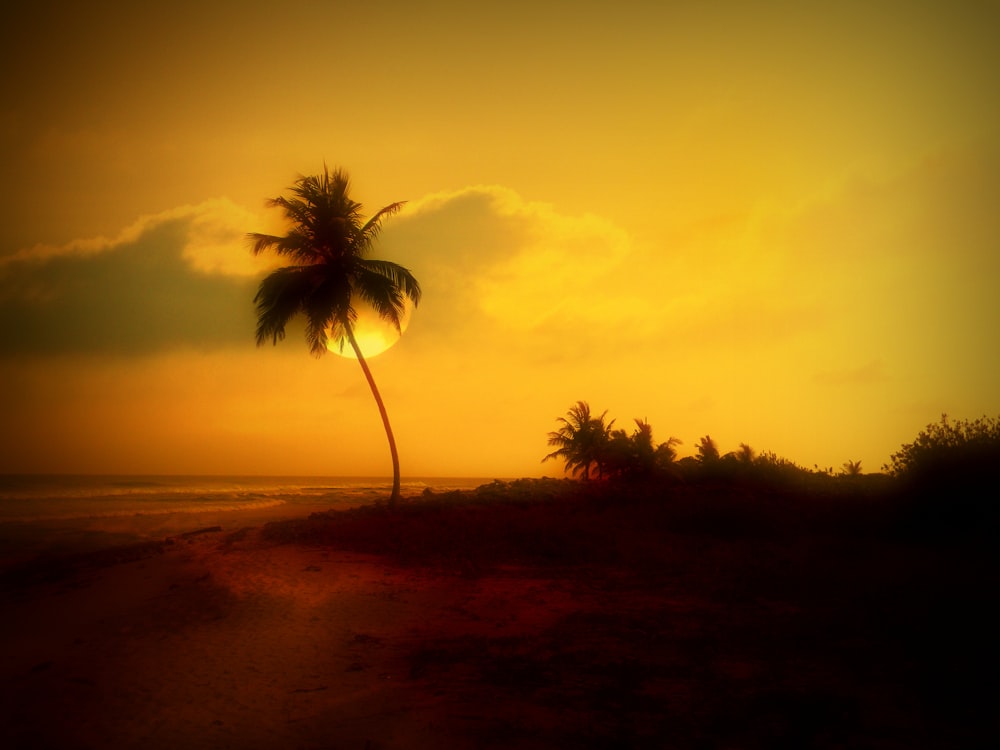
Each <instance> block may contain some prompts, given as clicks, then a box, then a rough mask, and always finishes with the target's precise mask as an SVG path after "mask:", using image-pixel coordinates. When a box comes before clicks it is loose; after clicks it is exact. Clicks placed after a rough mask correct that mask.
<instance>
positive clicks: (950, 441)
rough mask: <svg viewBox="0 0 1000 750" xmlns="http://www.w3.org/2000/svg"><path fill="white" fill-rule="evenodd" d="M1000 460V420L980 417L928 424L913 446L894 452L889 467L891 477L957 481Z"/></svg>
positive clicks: (944, 420)
mask: <svg viewBox="0 0 1000 750" xmlns="http://www.w3.org/2000/svg"><path fill="white" fill-rule="evenodd" d="M997 460H1000V419H990V418H989V417H985V416H984V417H980V418H979V419H977V420H975V421H973V422H970V421H969V420H967V419H963V420H959V421H957V422H949V421H948V415H947V414H942V415H941V421H940V422H937V423H932V424H929V425H927V427H926V428H924V429H923V430H922V431H921V432H920V433H919V434H918V435H917V437H916V439H915V440H914V441H913V442H912V443H906V444H904V445H903V447H902V448H900V449H899V450H898V451H897V452H896V453H893V454H892V456H891V458H890V460H889V463H888V464H887V465H886V466H885V468H886V470H888V471H889V473H890V474H892V475H893V476H897V477H903V478H919V479H929V478H930V477H931V476H932V475H940V474H943V473H947V474H949V475H951V477H952V478H955V477H956V476H957V475H958V474H960V473H965V472H969V471H972V472H974V473H976V474H979V473H980V472H982V471H983V470H985V469H987V468H992V467H990V464H991V463H992V464H993V465H994V466H995V465H996V462H997Z"/></svg>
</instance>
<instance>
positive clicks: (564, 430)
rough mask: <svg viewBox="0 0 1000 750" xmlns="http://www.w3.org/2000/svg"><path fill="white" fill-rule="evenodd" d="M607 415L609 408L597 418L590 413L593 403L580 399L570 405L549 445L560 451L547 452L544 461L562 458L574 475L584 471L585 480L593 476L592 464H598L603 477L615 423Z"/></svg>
mask: <svg viewBox="0 0 1000 750" xmlns="http://www.w3.org/2000/svg"><path fill="white" fill-rule="evenodd" d="M605 414H607V411H604V412H602V413H601V414H600V416H597V417H594V416H592V415H591V413H590V404H588V403H587V402H586V401H577V402H576V404H574V405H573V406H571V407H570V408H569V411H567V413H566V416H565V417H559V418H558V419H557V420H556V421H558V422H559V423H560V424H561V426H560V428H559V429H558V430H556V431H554V432H550V433H549V445H551V446H553V447H555V448H556V450H554V451H552V452H551V453H549V454H548V455H546V456H545V458H543V459H542V461H543V462H545V461H548V460H549V459H552V458H561V459H563V460H564V461H565V462H566V468H567V469H569V470H570V472H571V473H572V474H576V473H577V472H578V471H579V472H582V474H583V478H584V479H590V467H591V466H593V465H595V464H596V467H597V474H598V476H599V477H600V476H602V475H603V473H604V466H603V463H604V461H605V457H606V454H607V445H608V441H609V440H610V438H611V427H612V426H613V425H614V423H615V421H614V420H613V419H612V420H611V421H610V422H605V421H604V415H605Z"/></svg>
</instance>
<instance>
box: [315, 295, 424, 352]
mask: <svg viewBox="0 0 1000 750" xmlns="http://www.w3.org/2000/svg"><path fill="white" fill-rule="evenodd" d="M357 309H358V321H357V323H356V324H355V326H354V338H355V340H356V341H357V342H358V348H359V349H361V353H362V354H363V355H364V357H365V359H370V358H371V357H377V356H378V355H379V354H381V353H382V352H384V351H386V350H387V349H389V348H391V347H392V346H393V345H395V343H396V342H397V341H399V339H400V336H401V335H402V334H403V333H405V332H406V327H407V326H408V325H409V324H410V316H411V314H412V312H413V309H412V306H410V305H409V304H407V308H406V312H405V313H404V314H403V318H402V320H400V326H399V327H400V330H398V331H397V330H396V327H395V326H394V325H393V324H392V323H390V322H388V321H386V320H383V319H382V318H380V317H379V316H378V314H377V313H376V312H375V311H374V310H372V309H371V308H370V307H367V306H365V305H360V306H357ZM326 348H327V349H329V350H330V351H331V352H333V353H334V354H336V355H338V356H341V357H344V358H345V359H357V355H356V354H355V353H354V348H353V347H352V346H351V345H350V343H349V342H348V341H347V339H333V338H331V339H330V340H329V341H327V342H326Z"/></svg>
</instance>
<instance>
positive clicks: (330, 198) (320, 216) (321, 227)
mask: <svg viewBox="0 0 1000 750" xmlns="http://www.w3.org/2000/svg"><path fill="white" fill-rule="evenodd" d="M349 190H350V181H349V179H348V176H347V173H346V172H344V171H343V170H340V169H337V170H334V171H333V172H330V171H329V170H328V169H327V168H326V166H325V165H324V167H323V174H321V175H317V176H312V177H299V178H298V179H297V180H296V181H295V184H294V185H292V187H291V188H290V191H291V196H290V197H287V198H286V197H279V198H272V199H270V200H269V201H268V202H267V205H268V206H271V207H275V208H280V209H281V210H282V211H283V212H284V214H285V218H286V219H288V221H289V222H290V223H291V228H290V229H289V231H288V234H286V235H284V236H280V237H279V236H275V235H270V234H257V233H251V234H249V235H248V239H249V240H250V243H251V251H252V252H253V254H254V255H258V254H259V253H262V252H264V251H265V250H273V251H274V252H276V253H277V254H278V255H279V256H283V257H287V258H289V259H290V260H291V261H292V265H288V266H285V267H283V268H279V269H277V270H276V271H273V272H272V273H271V274H270V275H268V276H267V277H266V278H265V279H264V280H263V281H261V283H260V288H259V289H258V290H257V295H256V296H255V297H254V302H255V303H256V305H257V346H261V345H262V344H264V343H265V342H266V341H267V340H268V339H270V340H271V341H272V343H274V344H277V343H278V342H279V341H280V340H281V339H283V338H285V326H286V325H287V324H288V322H289V321H290V320H291V319H292V318H293V317H295V316H296V315H298V314H299V313H301V314H302V315H304V316H305V319H306V342H307V343H308V344H309V349H310V351H311V352H312V354H313V355H314V356H316V357H320V356H322V355H323V354H325V353H326V351H327V342H328V341H330V340H331V339H332V340H334V341H339V342H340V344H341V346H343V343H344V341H345V340H346V341H347V342H348V343H349V344H350V345H351V348H352V349H353V350H354V353H355V354H356V355H357V358H358V363H359V364H360V365H361V370H362V371H363V372H364V374H365V379H366V380H367V381H368V385H369V387H370V388H371V391H372V395H373V396H374V397H375V403H376V404H377V405H378V410H379V414H381V416H382V424H383V425H384V426H385V434H386V437H387V438H388V440H389V451H390V453H391V454H392V495H391V496H390V498H389V502H390V504H395V503H397V502H398V501H399V455H398V453H397V452H396V441H395V439H394V438H393V435H392V428H391V427H390V426H389V416H388V414H387V413H386V410H385V404H384V403H383V401H382V397H381V396H380V395H379V392H378V388H377V387H376V386H375V379H374V378H373V377H372V373H371V370H370V369H369V367H368V363H367V362H366V361H365V358H364V356H363V355H362V353H361V349H360V347H359V346H358V342H357V340H356V339H355V337H354V326H355V324H356V322H357V319H358V314H357V310H356V308H355V303H356V302H358V301H361V302H364V303H367V304H368V305H369V306H370V307H371V308H372V309H373V310H374V311H375V312H376V313H377V314H378V315H379V317H381V318H382V319H383V320H386V321H388V322H390V323H392V324H393V325H395V327H396V330H397V331H400V330H401V327H400V320H401V317H402V315H403V314H404V312H405V310H406V301H407V300H409V301H410V302H412V304H413V305H414V306H416V305H417V304H418V303H419V302H420V284H418V283H417V280H416V279H415V278H414V276H413V274H412V273H410V271H409V270H407V269H406V268H403V266H400V265H398V264H396V263H392V262H391V261H387V260H376V259H373V258H369V257H368V255H369V253H370V251H371V249H372V246H373V244H374V242H375V240H376V238H377V237H378V235H379V233H380V231H381V229H382V221H383V219H386V218H388V217H389V216H392V215H393V214H395V213H397V212H398V211H399V210H400V209H401V208H402V206H403V203H392V204H390V205H388V206H386V207H385V208H382V209H380V210H379V211H378V212H376V213H375V214H374V215H373V216H371V217H370V218H369V219H368V220H367V221H364V220H363V215H362V206H361V204H360V203H357V202H355V201H354V200H352V199H351V198H350V196H349Z"/></svg>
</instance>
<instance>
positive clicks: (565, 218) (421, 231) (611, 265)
mask: <svg viewBox="0 0 1000 750" xmlns="http://www.w3.org/2000/svg"><path fill="white" fill-rule="evenodd" d="M382 239H383V248H384V250H385V255H386V256H387V257H391V258H392V259H394V260H397V261H399V262H401V263H403V265H406V266H408V267H409V268H410V269H411V270H412V271H413V272H414V274H415V275H416V276H417V278H418V279H419V280H420V282H421V285H422V287H423V290H424V297H423V301H422V302H421V306H420V308H419V310H418V311H417V313H416V314H415V316H414V323H413V325H412V327H411V331H410V332H408V334H407V335H408V336H414V337H417V336H420V337H421V338H425V340H430V339H434V340H435V341H437V343H439V344H442V345H447V346H463V345H464V346H478V345H491V346H494V347H503V346H511V345H515V344H516V342H522V343H524V342H526V341H527V340H528V337H529V335H530V339H531V341H532V342H534V344H533V345H534V346H545V345H547V344H548V343H550V340H549V339H550V337H551V336H553V335H555V336H561V335H562V334H563V332H564V331H565V329H566V327H567V326H575V327H580V326H585V327H587V328H588V329H590V331H591V335H592V336H594V337H597V336H599V335H600V334H599V330H598V329H601V330H603V329H604V328H605V327H606V326H607V325H609V324H610V323H612V322H613V318H614V316H615V315H616V313H615V312H614V311H615V309H618V310H621V309H625V308H628V307H630V303H628V301H627V297H626V296H624V295H622V294H620V290H618V289H615V288H609V287H608V286H607V284H606V283H605V282H606V279H607V278H609V277H610V276H611V275H613V274H614V273H615V272H616V269H617V268H618V267H619V266H620V265H621V264H622V263H623V261H624V260H625V259H626V258H627V257H628V256H629V254H630V252H631V251H632V248H631V240H630V238H629V236H628V235H627V234H626V233H625V232H624V230H622V229H621V228H619V227H617V226H615V225H614V224H613V223H611V222H609V221H607V220H605V219H603V218H601V217H597V216H592V215H578V216H574V215H567V214H564V213H561V212H559V211H558V210H556V209H555V208H554V207H553V206H551V205H548V204H545V203H538V202H532V201H527V200H525V199H524V198H522V197H521V196H519V195H518V194H517V193H516V192H514V191H512V190H510V189H508V188H504V187H500V186H472V187H467V188H464V189H461V190H456V191H452V192H446V193H438V194H434V195H431V196H427V197H425V198H423V199H421V200H419V201H415V202H413V203H411V204H409V205H408V206H407V209H406V211H405V212H404V213H403V214H401V215H400V216H399V217H398V218H397V219H394V220H393V223H391V224H390V225H388V226H387V227H386V231H385V234H384V235H383V238H382Z"/></svg>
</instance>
